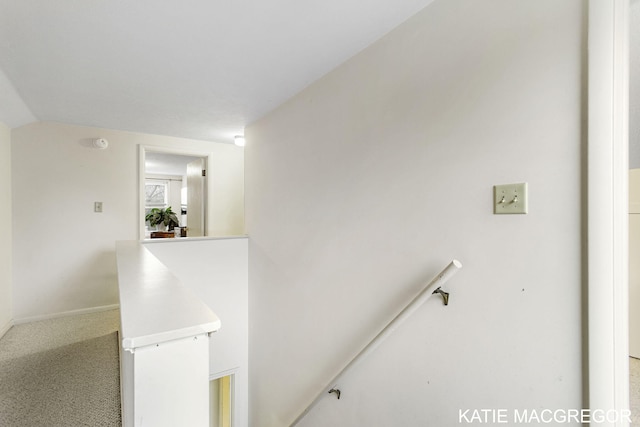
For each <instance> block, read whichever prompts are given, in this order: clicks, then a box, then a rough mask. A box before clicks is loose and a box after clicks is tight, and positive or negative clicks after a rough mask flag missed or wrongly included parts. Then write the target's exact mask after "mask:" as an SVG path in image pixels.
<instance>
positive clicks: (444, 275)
mask: <svg viewBox="0 0 640 427" xmlns="http://www.w3.org/2000/svg"><path fill="white" fill-rule="evenodd" d="M461 268H462V263H461V262H460V261H458V260H456V259H454V260H453V261H451V262H450V263H449V265H447V266H446V267H445V268H444V270H442V271H441V272H440V274H438V275H437V276H436V277H434V278H433V279H432V280H431V281H430V282H429V283H428V284H427V285H426V286H425V287H424V288H423V289H422V291H420V293H418V295H416V297H415V298H413V300H411V302H409V304H407V305H406V307H405V308H403V309H402V311H401V312H400V313H398V314H397V315H396V317H394V318H393V320H391V321H390V322H389V323H388V324H387V326H385V327H384V328H383V329H382V330H381V331H380V332H379V333H378V334H377V335H376V336H375V337H374V338H373V339H372V340H371V341H369V344H367V345H366V346H365V347H364V348H363V349H362V350H360V352H359V353H358V354H356V355H355V357H354V358H353V359H351V361H350V362H349V363H347V365H346V366H345V367H344V368H342V370H341V371H340V372H338V374H337V375H336V376H334V377H333V378H332V379H331V381H329V382H328V383H327V385H326V386H325V387H324V388H323V389H322V390H321V391H320V393H318V395H317V396H316V397H315V399H313V401H312V402H311V403H310V404H309V405H308V406H307V407H306V408H305V410H304V411H302V413H300V415H298V417H297V418H296V419H295V420H294V421H293V422H292V423H291V424H290V427H293V426H295V425H296V424H298V423H299V422H300V421H301V420H302V419H303V418H304V417H305V416H306V415H307V413H309V411H310V410H311V409H312V408H313V407H314V406H316V404H317V403H318V402H319V401H320V399H321V398H322V397H323V396H324V395H325V394H327V393H335V394H336V396H337V397H338V399H340V390H339V389H337V388H336V382H337V381H338V379H339V378H340V377H342V376H343V375H344V374H345V373H346V372H347V371H349V370H350V369H351V368H353V367H354V366H355V365H356V364H357V363H358V362H359V361H361V360H362V359H364V358H365V357H366V356H367V355H368V354H369V353H371V352H372V351H373V350H375V348H376V347H377V346H378V345H379V344H380V343H381V342H382V341H383V340H384V339H385V338H387V336H389V335H390V334H391V333H392V332H393V331H394V330H395V329H396V328H397V327H398V326H400V324H402V322H404V321H405V320H406V319H407V318H408V317H409V316H411V314H412V313H413V312H414V311H416V310H417V309H418V308H419V307H420V306H421V305H422V304H423V303H424V302H425V301H426V300H427V299H429V297H430V296H431V295H432V294H434V293H436V292H437V293H439V294H441V295H442V296H443V298H445V305H446V304H448V302H449V294H448V293H446V292H444V291H442V290H441V289H440V287H441V286H442V285H443V284H444V283H445V282H446V281H447V280H449V279H450V278H451V276H453V275H454V274H455V273H456V272H457V271H458V270H459V269H461ZM434 288H435V291H434ZM445 294H446V297H445Z"/></svg>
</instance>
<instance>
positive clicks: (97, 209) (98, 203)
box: [93, 202, 102, 212]
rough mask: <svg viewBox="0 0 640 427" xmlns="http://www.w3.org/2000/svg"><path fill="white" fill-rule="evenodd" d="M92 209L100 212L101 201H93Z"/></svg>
mask: <svg viewBox="0 0 640 427" xmlns="http://www.w3.org/2000/svg"><path fill="white" fill-rule="evenodd" d="M93 211H94V212H102V202H94V203H93Z"/></svg>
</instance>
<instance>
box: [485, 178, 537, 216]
mask: <svg viewBox="0 0 640 427" xmlns="http://www.w3.org/2000/svg"><path fill="white" fill-rule="evenodd" d="M527 199H528V197H527V183H526V182H523V183H520V184H505V185H494V186H493V213H494V214H496V215H501V214H526V213H527V212H528V208H529V207H528V200H527Z"/></svg>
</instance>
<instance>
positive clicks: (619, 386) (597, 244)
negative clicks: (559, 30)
mask: <svg viewBox="0 0 640 427" xmlns="http://www.w3.org/2000/svg"><path fill="white" fill-rule="evenodd" d="M628 9H629V0H611V1H602V0H590V1H589V25H588V33H589V34H588V35H589V37H588V39H589V41H588V43H589V66H588V69H589V101H588V102H589V129H588V135H589V143H588V208H587V209H588V275H589V276H588V277H589V279H588V280H589V283H588V296H589V305H588V316H589V317H588V319H589V322H588V323H589V406H590V408H591V409H592V410H593V409H604V410H610V409H615V410H617V411H620V413H622V411H625V410H628V408H629V366H628V363H629V353H628V345H629V337H628V326H629V325H628V323H629V321H628V258H629V253H628V252H629V250H628V200H629V199H628V197H629V196H628V168H629V166H628V152H629V147H628V114H629V110H628V95H629V89H628V56H629V54H628V47H629V37H628V23H629V16H628V14H629V10H628ZM623 418H624V417H623ZM591 425H592V426H596V425H597V426H628V423H627V421H626V420H625V419H621V420H620V421H619V422H617V423H609V422H602V423H595V422H592V423H591Z"/></svg>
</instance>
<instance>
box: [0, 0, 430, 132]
mask: <svg viewBox="0 0 640 427" xmlns="http://www.w3.org/2000/svg"><path fill="white" fill-rule="evenodd" d="M431 1H432V0H322V1H320V0H270V1H262V0H226V1H221V0H182V1H175V0H172V1H169V0H56V1H46V0H0V99H3V100H4V102H0V120H3V121H5V122H7V124H8V125H9V126H12V127H15V126H17V125H21V124H24V123H26V122H29V121H32V120H46V121H58V122H64V123H71V124H80V125H87V126H96V127H104V128H110V129H121V130H130V131H137V132H145V133H152V134H161V135H171V136H180V137H186V138H194V139H202V140H210V141H218V142H231V141H232V138H233V135H236V134H242V133H243V129H244V127H245V126H246V125H248V124H249V123H251V122H252V121H254V120H256V119H258V118H260V117H261V116H262V115H264V114H265V113H267V112H268V111H270V110H272V109H273V108H275V107H277V106H278V105H279V104H281V103H282V102H284V101H285V100H287V99H288V98H290V97H291V96H293V95H295V94H296V93H297V92H299V91H300V90H302V89H303V88H304V87H305V86H307V85H309V84H310V83H312V82H313V81H314V80H316V79H318V78H319V77H321V76H322V75H324V74H326V73H327V72H329V71H331V70H332V69H333V68H335V67H336V66H338V65H339V64H341V63H342V62H344V61H345V60H347V59H348V58H350V57H352V56H353V55H355V54H356V53H357V52H359V51H360V50H362V49H363V48H365V47H366V46H368V45H369V44H371V43H372V42H374V41H375V40H377V39H378V38H380V37H381V36H383V35H384V34H386V33H387V32H389V31H390V30H391V29H393V28H394V27H396V26H397V25H399V24H400V23H402V22H403V21H405V20H406V19H407V18H409V17H410V16H412V15H413V14H415V13H416V12H418V11H419V10H420V9H422V8H424V7H425V6H426V5H427V4H429V3H430V2H431Z"/></svg>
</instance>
